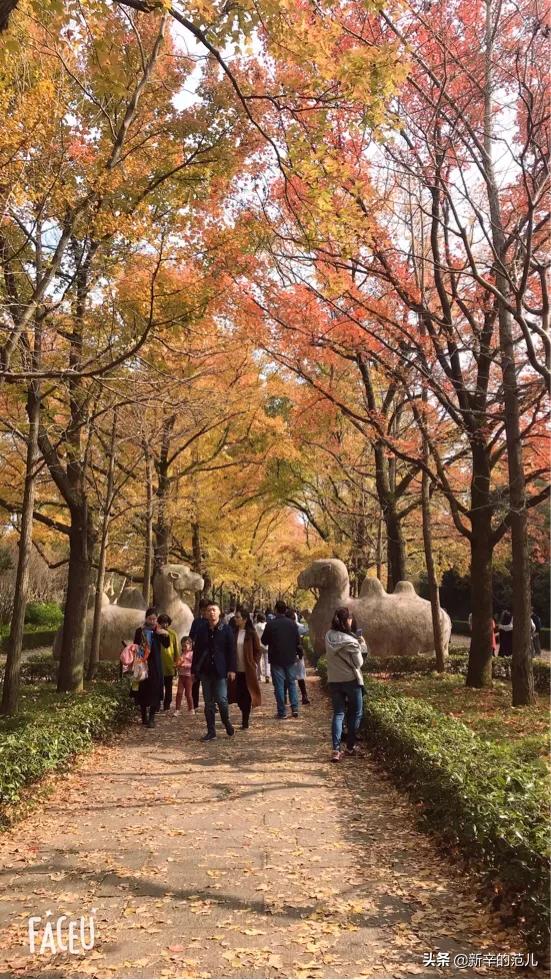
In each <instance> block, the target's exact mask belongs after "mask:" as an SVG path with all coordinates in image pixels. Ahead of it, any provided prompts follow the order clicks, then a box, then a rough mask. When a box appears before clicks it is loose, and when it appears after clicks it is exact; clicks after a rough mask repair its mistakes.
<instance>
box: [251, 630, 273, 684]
mask: <svg viewBox="0 0 551 980" xmlns="http://www.w3.org/2000/svg"><path fill="white" fill-rule="evenodd" d="M254 628H255V630H256V633H257V636H258V639H259V640H260V664H259V665H258V666H259V679H260V680H261V681H264V682H265V683H266V684H269V683H270V681H271V679H272V675H271V672H270V663H269V661H268V647H267V646H264V644H263V642H262V637H263V635H264V630H265V629H266V617H265V615H264V613H257V614H256V622H255V624H254Z"/></svg>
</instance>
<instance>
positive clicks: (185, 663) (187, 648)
mask: <svg viewBox="0 0 551 980" xmlns="http://www.w3.org/2000/svg"><path fill="white" fill-rule="evenodd" d="M192 660H193V642H192V640H191V639H190V637H189V636H183V637H182V644H181V650H180V655H179V657H178V660H177V661H176V670H177V672H178V687H177V690H176V710H175V712H174V717H175V718H177V717H178V715H179V714H180V708H181V707H182V698H183V696H184V694H185V696H186V703H187V709H188V711H189V712H190V714H192V715H194V714H195V713H196V708H195V707H194V706H193V676H192V673H191V662H192Z"/></svg>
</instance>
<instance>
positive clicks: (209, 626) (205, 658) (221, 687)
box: [191, 602, 237, 742]
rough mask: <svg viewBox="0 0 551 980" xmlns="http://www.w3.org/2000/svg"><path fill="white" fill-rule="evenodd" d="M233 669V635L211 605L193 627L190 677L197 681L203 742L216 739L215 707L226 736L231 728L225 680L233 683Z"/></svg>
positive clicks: (213, 604) (234, 658)
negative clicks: (204, 725) (202, 714)
mask: <svg viewBox="0 0 551 980" xmlns="http://www.w3.org/2000/svg"><path fill="white" fill-rule="evenodd" d="M236 669H237V664H236V653H235V641H234V636H233V632H232V630H231V629H230V627H229V626H226V625H225V624H224V623H223V622H222V621H221V619H220V609H219V607H218V606H217V605H216V603H214V602H211V603H210V605H209V606H208V607H207V618H206V619H205V620H204V621H202V622H200V623H199V624H198V626H197V629H196V632H195V635H194V642H193V660H192V663H191V673H192V675H193V676H194V677H199V678H200V679H201V687H202V689H203V700H204V702H205V719H206V722H207V734H206V735H203V738H202V741H203V742H210V741H211V740H212V739H213V738H216V705H218V710H219V712H220V717H221V719H222V724H223V725H224V727H225V729H226V731H227V733H228V735H233V732H234V728H233V725H232V723H231V721H230V714H229V709H228V678H229V679H230V680H235V672H236Z"/></svg>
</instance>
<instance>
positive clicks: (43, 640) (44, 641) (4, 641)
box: [0, 629, 57, 653]
mask: <svg viewBox="0 0 551 980" xmlns="http://www.w3.org/2000/svg"><path fill="white" fill-rule="evenodd" d="M56 633H57V630H43V629H33V630H25V632H24V633H23V650H36V649H37V648H38V647H52V646H53V643H54V639H55V635H56ZM8 647H9V629H8V633H7V634H5V635H4V636H3V637H2V638H1V639H0V653H7V652H8Z"/></svg>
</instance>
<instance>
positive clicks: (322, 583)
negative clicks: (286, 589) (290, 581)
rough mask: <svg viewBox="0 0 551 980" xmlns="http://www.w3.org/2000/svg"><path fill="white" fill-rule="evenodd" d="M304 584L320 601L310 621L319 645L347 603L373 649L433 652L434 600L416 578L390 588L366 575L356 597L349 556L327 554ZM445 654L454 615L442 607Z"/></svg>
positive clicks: (385, 653) (303, 577)
mask: <svg viewBox="0 0 551 980" xmlns="http://www.w3.org/2000/svg"><path fill="white" fill-rule="evenodd" d="M298 585H299V588H301V589H316V591H317V592H318V601H317V602H316V605H315V606H314V609H313V610H312V614H311V616H310V618H309V622H308V625H309V627H310V636H311V638H312V642H313V644H314V648H315V650H316V652H317V653H318V654H320V655H321V654H324V653H325V642H324V638H325V634H326V632H327V630H328V629H329V626H330V624H331V620H332V618H333V613H334V612H335V609H337V608H338V607H339V606H348V608H349V609H350V611H351V613H352V615H353V616H354V617H355V619H356V621H357V624H358V627H359V628H360V629H363V632H364V637H365V640H366V643H367V646H368V649H369V652H370V653H372V654H373V655H374V656H377V657H390V656H416V655H417V654H422V653H434V638H433V633H432V614H431V606H430V602H428V601H427V600H426V599H421V597H420V596H418V595H417V593H416V591H415V589H414V588H413V585H412V584H411V582H398V583H397V585H396V588H395V589H394V592H392V593H388V592H385V590H384V588H383V586H382V584H381V582H380V581H379V579H377V578H366V579H365V581H364V583H363V585H362V588H361V592H360V596H359V598H357V599H352V598H351V597H350V583H349V579H348V572H347V569H346V565H345V564H344V562H342V561H340V560H339V559H338V558H322V559H320V560H318V561H314V562H312V564H311V565H309V566H308V568H305V569H304V571H303V572H301V573H300V575H299V577H298ZM441 622H442V635H443V642H444V654H447V652H448V644H449V640H450V636H451V630H452V625H451V620H450V617H449V616H448V614H447V613H446V612H444V610H442V612H441Z"/></svg>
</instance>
